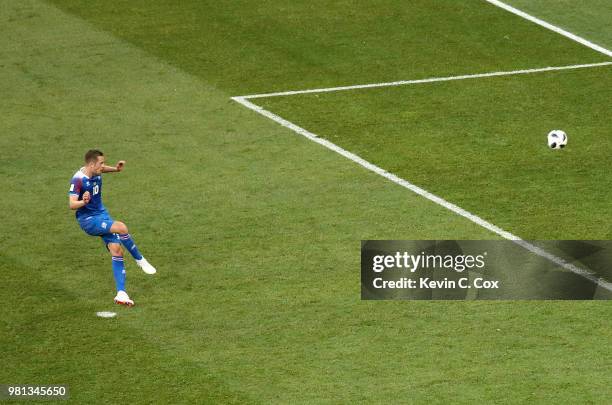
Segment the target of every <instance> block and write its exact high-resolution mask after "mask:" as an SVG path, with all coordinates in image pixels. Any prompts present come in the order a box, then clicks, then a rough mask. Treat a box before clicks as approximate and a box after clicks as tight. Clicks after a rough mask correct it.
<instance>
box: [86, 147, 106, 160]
mask: <svg viewBox="0 0 612 405" xmlns="http://www.w3.org/2000/svg"><path fill="white" fill-rule="evenodd" d="M98 156H104V153H102V151H101V150H98V149H90V150H88V151H87V153H86V154H85V163H89V162H93V161H97V160H98Z"/></svg>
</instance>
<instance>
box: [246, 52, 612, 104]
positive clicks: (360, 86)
mask: <svg viewBox="0 0 612 405" xmlns="http://www.w3.org/2000/svg"><path fill="white" fill-rule="evenodd" d="M608 65H612V61H610V62H599V63H588V64H582V65H568V66H549V67H543V68H536V69H521V70H511V71H506V72H489V73H477V74H472V75H461V76H448V77H430V78H428V79H418V80H401V81H397V82H387V83H370V84H357V85H354V86H340V87H327V88H320V89H310V90H294V91H281V92H278V93H262V94H250V95H246V96H240V98H242V99H244V100H248V99H254V98H264V97H278V96H294V95H297V94H309V93H329V92H333V91H343V90H356V89H369V88H376V87H391V86H404V85H408V84H420V83H435V82H448V81H452V80H466V79H478V78H483V77H496V76H510V75H523V74H529V73H539V72H551V71H557V70H571V69H582V68H591V67H599V66H608Z"/></svg>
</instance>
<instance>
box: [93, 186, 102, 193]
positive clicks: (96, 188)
mask: <svg viewBox="0 0 612 405" xmlns="http://www.w3.org/2000/svg"><path fill="white" fill-rule="evenodd" d="M99 192H100V186H98V185H97V184H96V185H95V186H93V195H96V194H98V193H99Z"/></svg>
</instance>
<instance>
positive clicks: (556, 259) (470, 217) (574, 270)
mask: <svg viewBox="0 0 612 405" xmlns="http://www.w3.org/2000/svg"><path fill="white" fill-rule="evenodd" d="M232 100H234V101H235V102H237V103H239V104H241V105H243V106H244V107H246V108H248V109H250V110H252V111H255V112H256V113H258V114H261V115H263V116H264V117H266V118H268V119H271V120H272V121H274V122H276V123H278V124H280V125H282V126H283V127H285V128H288V129H290V130H292V131H293V132H295V133H297V134H299V135H301V136H303V137H305V138H307V139H309V140H311V141H313V142H316V143H318V144H319V145H321V146H324V147H326V148H327V149H329V150H331V151H333V152H336V153H337V154H339V155H341V156H344V157H345V158H347V159H349V160H351V161H353V162H355V163H357V164H358V165H360V166H362V167H364V168H365V169H367V170H369V171H371V172H374V173H376V174H378V175H379V176H382V177H384V178H386V179H387V180H390V181H392V182H393V183H395V184H397V185H399V186H402V187H404V188H406V189H408V190H410V191H412V192H414V193H416V194H418V195H420V196H422V197H425V198H426V199H428V200H430V201H432V202H434V203H436V204H438V205H440V206H442V207H444V208H446V209H448V210H450V211H452V212H454V213H455V214H458V215H461V216H462V217H464V218H466V219H468V220H470V221H472V222H474V223H475V224H477V225H479V226H481V227H483V228H485V229H487V230H489V231H491V232H493V233H495V234H497V235H499V236H501V237H502V238H504V239H508V240H511V241H513V242H514V243H516V244H517V245H519V246H521V247H523V248H525V249H527V250H528V251H530V252H532V253H534V254H536V255H538V256H540V257H543V258H545V259H548V260H549V261H551V262H553V263H555V264H556V265H558V266H560V267H562V268H564V269H566V270H568V271H571V272H572V273H574V274H577V275H579V276H581V277H584V278H585V279H587V280H589V281H591V282H593V283H595V284H597V285H598V286H600V287H601V288H603V289H605V290H608V291H610V292H612V283H609V282H607V281H606V280H604V279H602V278H599V277H597V276H596V275H595V274H593V273H591V272H590V271H588V270H585V269H582V268H580V267H578V266H575V265H574V264H572V263H569V262H567V261H566V260H564V259H562V258H560V257H557V256H555V255H553V254H551V253H549V252H547V251H545V250H543V249H541V248H539V247H537V246H535V245H533V244H531V243H529V242H527V241H525V240H523V239H521V238H519V237H518V236H516V235H513V234H512V233H510V232H508V231H505V230H503V229H501V228H499V227H498V226H496V225H493V224H492V223H490V222H488V221H485V220H484V219H482V218H480V217H479V216H477V215H474V214H472V213H471V212H468V211H466V210H464V209H463V208H461V207H459V206H457V205H455V204H453V203H451V202H449V201H446V200H445V199H443V198H441V197H438V196H437V195H435V194H432V193H430V192H429V191H427V190H425V189H423V188H421V187H419V186H417V185H414V184H412V183H410V182H409V181H407V180H404V179H402V178H401V177H398V176H396V175H395V174H393V173H390V172H388V171H386V170H384V169H382V168H381V167H378V166H376V165H375V164H373V163H370V162H368V161H367V160H365V159H363V158H361V157H360V156H357V155H356V154H354V153H352V152H349V151H347V150H346V149H343V148H341V147H340V146H338V145H336V144H334V143H333V142H330V141H328V140H327V139H324V138H321V137H319V136H318V135H316V134H314V133H312V132H310V131H308V130H306V129H304V128H302V127H300V126H298V125H296V124H294V123H292V122H291V121H288V120H286V119H284V118H282V117H281V116H279V115H276V114H274V113H272V112H270V111H268V110H266V109H264V108H263V107H260V106H258V105H257V104H254V103H252V102H250V101H248V100H247V97H246V96H237V97H232Z"/></svg>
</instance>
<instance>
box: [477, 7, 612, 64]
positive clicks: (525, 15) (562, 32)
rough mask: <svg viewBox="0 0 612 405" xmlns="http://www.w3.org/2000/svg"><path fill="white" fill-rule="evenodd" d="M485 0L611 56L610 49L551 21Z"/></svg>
mask: <svg viewBox="0 0 612 405" xmlns="http://www.w3.org/2000/svg"><path fill="white" fill-rule="evenodd" d="M486 1H487V2H488V3H490V4H493V5H494V6H497V7H500V8H503V9H504V10H506V11H509V12H511V13H512V14H516V15H518V16H519V17H522V18H524V19H526V20H529V21H531V22H533V23H536V24H538V25H541V26H542V27H544V28H547V29H549V30H551V31H554V32H556V33H557V34H560V35H563V36H564V37H567V38H569V39H571V40H573V41H576V42H578V43H580V44H582V45H584V46H588V47H589V48H591V49H594V50H596V51H597V52H601V53H603V54H604V55H607V56H612V51H610V50H609V49H606V48H604V47H603V46H600V45H597V44H594V43H592V42H591V41H588V40H586V39H584V38H582V37H579V36H578V35H576V34H572V33H571V32H568V31H566V30H564V29H562V28H559V27H557V26H556V25H552V24H551V23H548V22H546V21H543V20H540V19H539V18H537V17H534V16H532V15H530V14H527V13H526V12H524V11H521V10H519V9H517V8H514V7H512V6H509V5H508V4H506V3H503V2H501V1H499V0H486Z"/></svg>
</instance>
